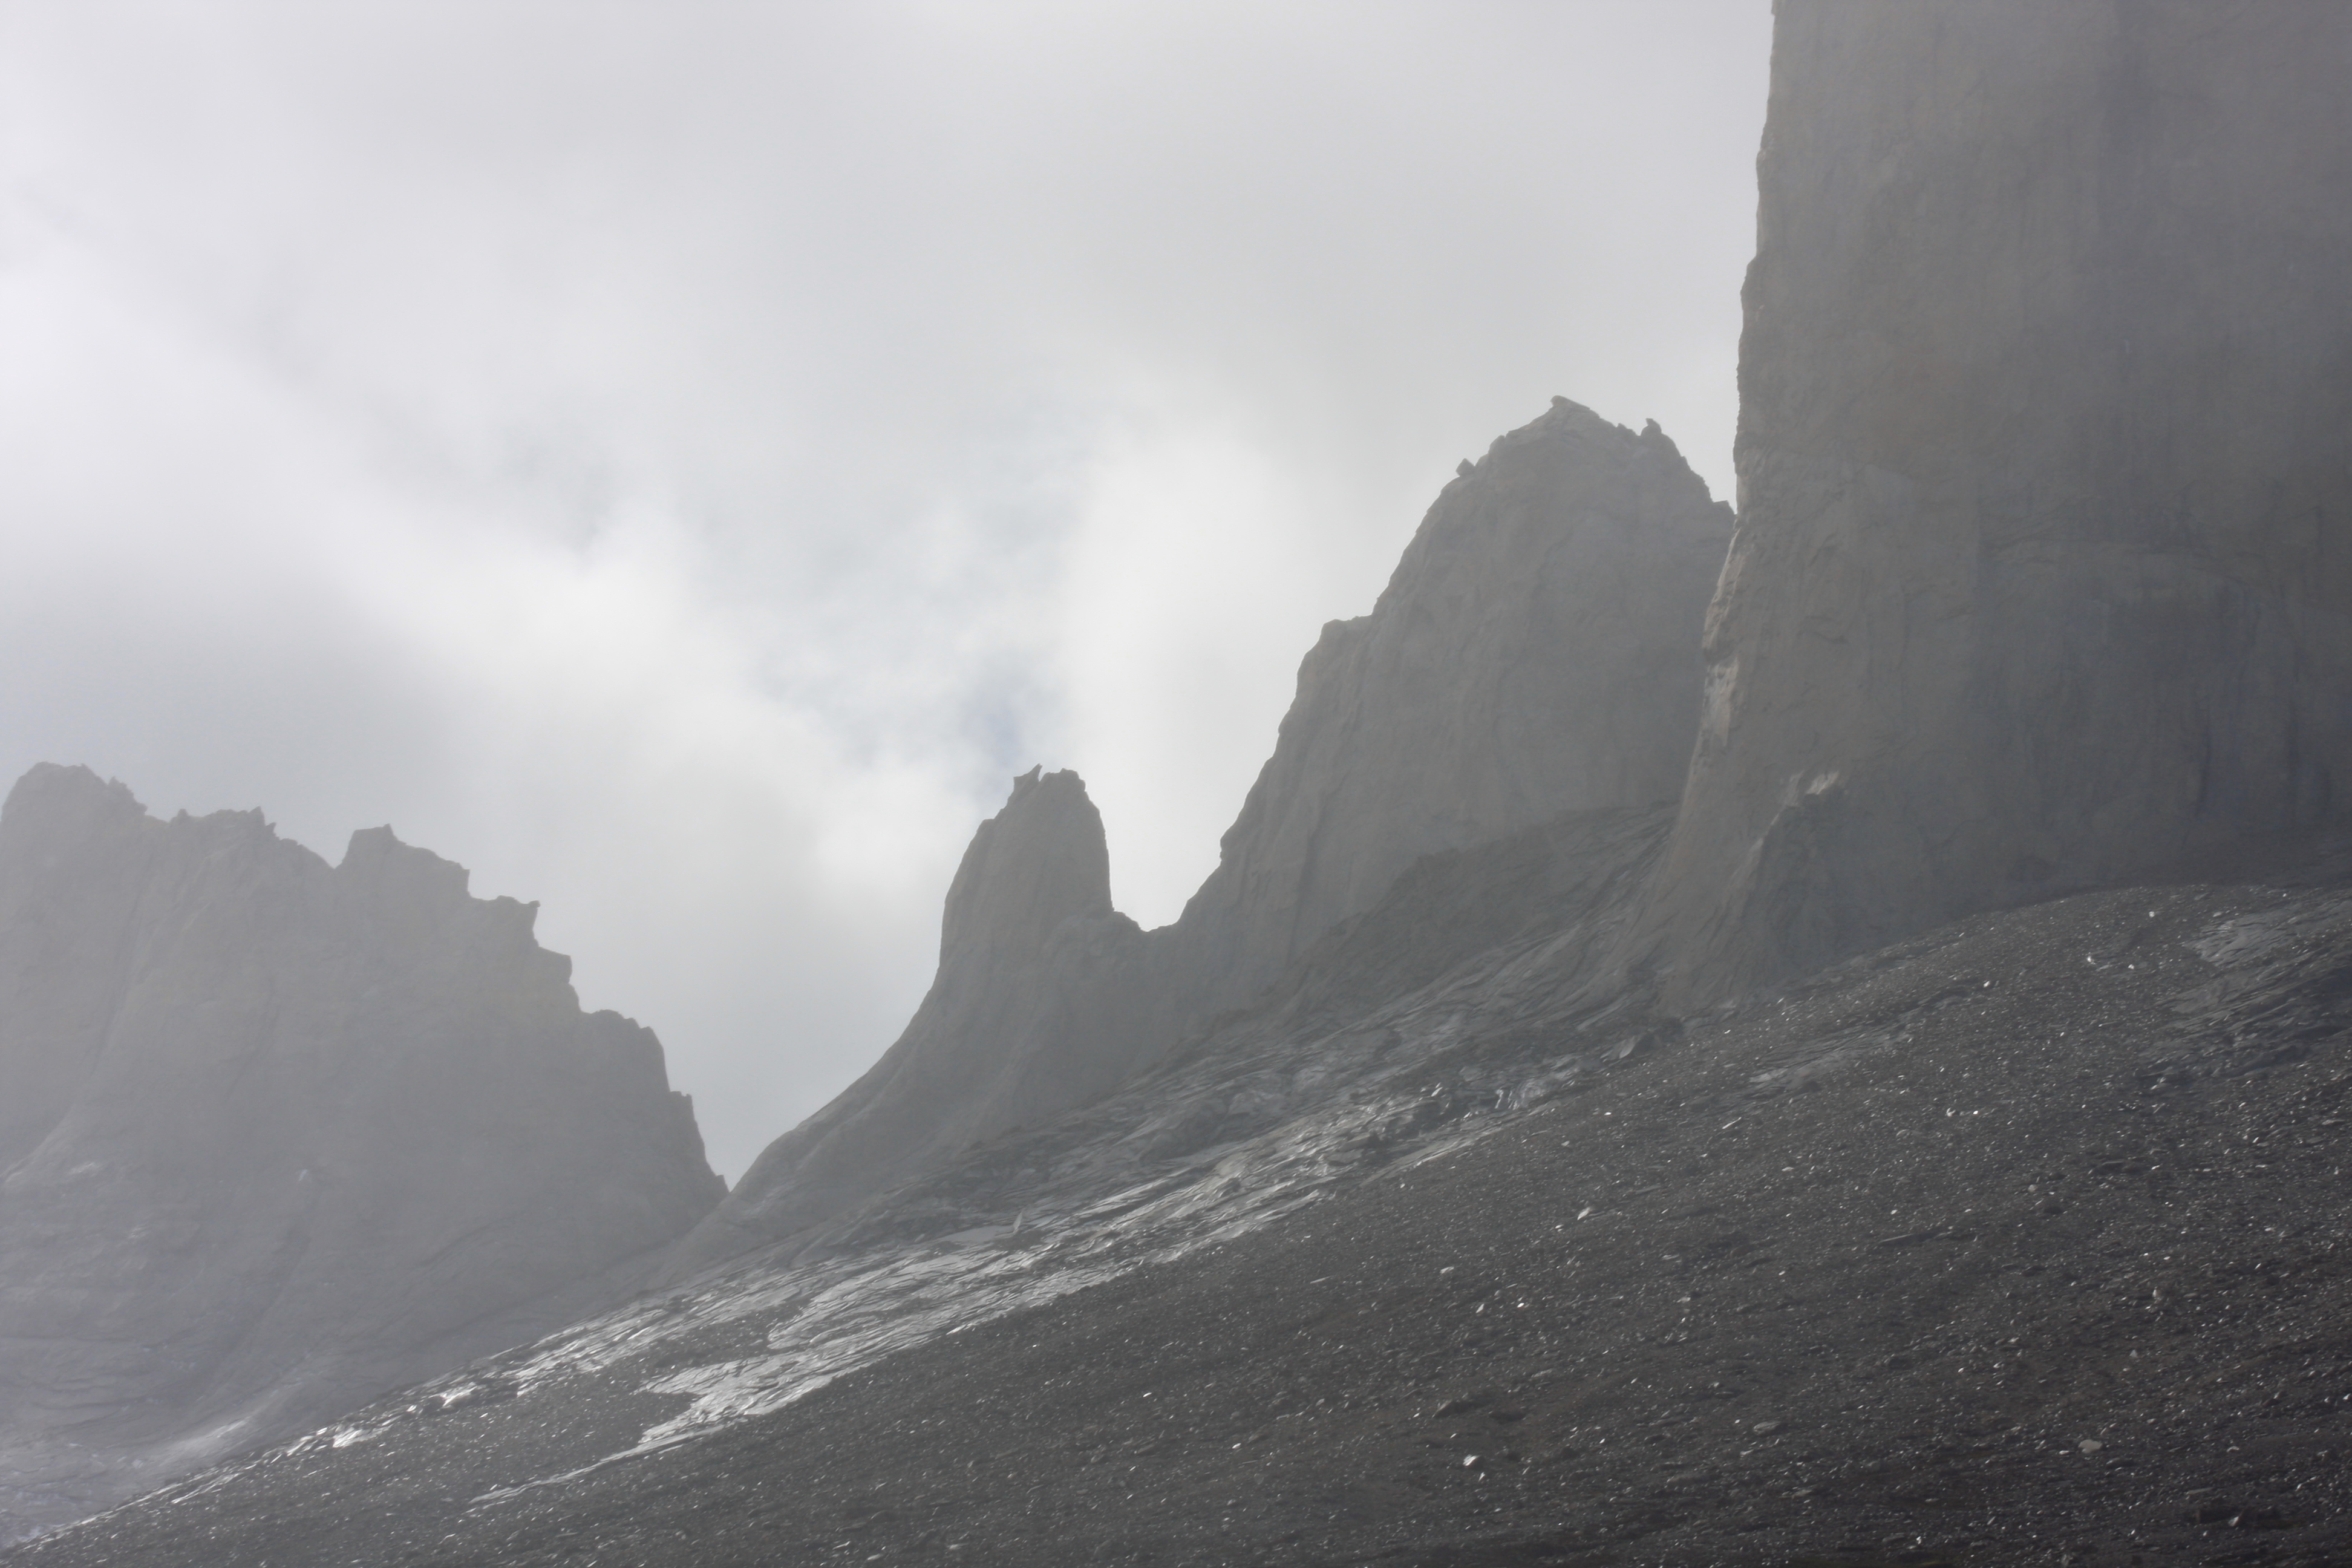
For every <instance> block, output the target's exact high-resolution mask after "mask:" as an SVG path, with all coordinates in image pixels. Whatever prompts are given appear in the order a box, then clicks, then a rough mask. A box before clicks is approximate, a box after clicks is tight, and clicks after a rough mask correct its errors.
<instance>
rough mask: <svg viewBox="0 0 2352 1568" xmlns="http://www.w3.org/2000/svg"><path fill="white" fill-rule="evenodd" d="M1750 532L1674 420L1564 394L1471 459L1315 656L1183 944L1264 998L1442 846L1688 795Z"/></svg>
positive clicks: (1219, 989) (1227, 987) (1200, 963)
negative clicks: (1708, 660)
mask: <svg viewBox="0 0 2352 1568" xmlns="http://www.w3.org/2000/svg"><path fill="white" fill-rule="evenodd" d="M1730 536H1731V510H1730V509H1729V508H1728V507H1727V506H1725V505H1723V504H1722V503H1721V502H1718V501H1716V500H1712V499H1710V498H1709V496H1708V495H1707V492H1706V483H1705V481H1703V480H1701V479H1699V478H1698V476H1697V475H1696V474H1694V473H1693V472H1692V471H1691V470H1690V468H1689V466H1688V465H1687V464H1685V462H1684V461H1683V458H1682V454H1681V453H1680V452H1678V451H1677V450H1675V445H1674V443H1673V442H1672V441H1671V440H1669V439H1668V438H1667V437H1666V436H1665V435H1664V432H1663V431H1661V430H1660V429H1659V428H1658V426H1657V425H1656V424H1655V423H1652V424H1651V425H1649V426H1647V427H1646V428H1645V429H1643V431H1642V432H1641V433H1640V434H1638V435H1637V434H1635V433H1634V432H1633V431H1631V430H1628V429H1625V428H1624V427H1622V426H1616V425H1612V424H1610V423H1609V422H1608V421H1606V420H1604V419H1602V418H1601V416H1598V415H1596V414H1594V413H1593V412H1592V411H1591V409H1589V408H1585V407H1583V406H1581V405H1578V404H1574V403H1570V401H1569V400H1568V399H1566V398H1554V399H1553V400H1552V406H1551V408H1550V409H1549V412H1547V413H1545V414H1544V415H1543V416H1541V417H1540V418H1538V419H1537V420H1535V421H1534V422H1533V423H1531V424H1528V425H1527V426H1522V427H1521V428H1519V429H1517V430H1514V431H1512V432H1510V433H1509V434H1508V435H1507V436H1504V437H1500V438H1499V439H1497V440H1496V442H1495V443H1494V445H1493V446H1492V447H1489V448H1488V450H1487V452H1486V457H1485V458H1482V459H1480V460H1479V461H1478V462H1476V463H1475V464H1465V465H1464V466H1463V470H1462V472H1461V473H1460V474H1459V475H1458V476H1457V477H1456V478H1455V479H1454V480H1453V481H1452V482H1451V483H1449V484H1448V485H1447V486H1446V487H1445V489H1444V490H1443V491H1442V492H1440V494H1439V496H1438V498H1437V501H1436V504H1434V505H1433V506H1432V507H1431V508H1430V510H1429V514H1428V516H1427V517H1426V518H1425V519H1424V520H1423V522H1422V525H1421V529H1420V531H1419V532H1417V533H1416V534H1415V535H1414V536H1413V540H1412V543H1411V544H1410V545H1408V546H1407V547H1406V549H1405V552H1404V556H1403V558H1402V560H1401V561H1400V562H1399V563H1397V569H1396V572H1395V574H1394V575H1393V576H1391V578H1390V580H1389V584H1388V587H1387V588H1386V589H1385V590H1384V591H1383V592H1382V593H1381V597H1380V599H1379V602H1378V603H1376V604H1375V605H1373V607H1372V611H1371V614H1370V615H1368V616H1359V617H1357V618H1356V619H1354V620H1349V621H1334V622H1332V623H1331V624H1330V625H1328V626H1325V627H1324V628H1323V636H1322V638H1321V640H1320V641H1318V643H1317V644H1316V646H1315V648H1314V650H1313V651H1312V652H1310V653H1309V654H1308V655H1307V660H1306V662H1305V664H1303V665H1302V666H1301V667H1300V668H1299V672H1298V695H1297V699H1296V700H1294V701H1293V702H1292V704H1291V709H1290V712H1289V713H1288V715H1286V717H1285V718H1284V720H1283V722H1282V729H1281V731H1280V734H1279V736H1278V738H1277V739H1276V742H1275V750H1274V755H1273V757H1272V758H1270V759H1269V760H1268V761H1267V763H1266V764H1265V768H1264V770H1263V771H1261V772H1260V773H1259V775H1258V778H1257V782H1256V783H1255V784H1254V785H1253V786H1252V787H1251V790H1250V793H1249V795H1248V798H1247V799H1246V801H1245V802H1244V804H1243V806H1242V810H1241V815H1240V816H1239V817H1238V818H1237V819H1236V820H1235V821H1234V826H1233V827H1232V828H1231V829H1230V830H1228V831H1227V833H1226V834H1225V837H1224V842H1223V854H1222V856H1221V858H1220V859H1219V861H1218V865H1217V868H1216V869H1215V870H1214V871H1213V872H1212V873H1211V874H1210V877H1209V879H1208V880H1207V881H1206V882H1205V883H1203V884H1202V888H1201V890H1200V891H1199V892H1198V893H1197V894H1195V895H1194V896H1193V898H1192V901H1191V902H1190V903H1189V904H1188V905H1187V906H1186V908H1185V910H1184V914H1183V918H1182V919H1181V921H1179V922H1178V924H1177V927H1176V928H1175V930H1174V931H1173V932H1172V933H1171V939H1170V942H1169V945H1170V946H1171V948H1172V949H1173V950H1174V951H1175V952H1176V955H1177V956H1176V960H1175V966H1176V967H1177V968H1179V969H1180V970H1181V971H1182V972H1183V973H1185V974H1186V975H1187V976H1188V978H1189V979H1190V980H1191V981H1192V984H1196V985H1202V986H1207V987H1211V988H1213V990H1214V991H1215V993H1216V994H1217V997H1218V1004H1217V1005H1231V1004H1233V1003H1237V1002H1240V1001H1244V1000H1246V999H1247V998H1249V997H1250V996H1251V995H1253V994H1255V992H1256V991H1257V990H1258V989H1259V987H1261V986H1263V985H1264V984H1266V983H1267V982H1268V981H1270V980H1271V979H1272V978H1273V977H1274V976H1275V975H1276V973H1279V972H1280V971H1281V970H1282V969H1283V968H1284V967H1286V965H1287V964H1288V963H1290V962H1291V961H1292V960H1293V959H1294V958H1296V957H1297V955H1298V954H1299V953H1300V952H1304V951H1305V950H1306V948H1307V945H1308V944H1309V943H1311V942H1314V940H1315V939H1316V938H1317V937H1318V936H1319V935H1321V934H1322V932H1324V931H1327V930H1328V929H1329V928H1330V927H1331V925H1332V924H1333V923H1334V922H1336V921H1340V920H1343V919H1345V918H1347V917H1348V916H1349V915H1353V914H1357V913H1360V912H1361V911H1362V910H1368V909H1370V908H1371V907H1372V905H1373V904H1374V903H1376V902H1377V901H1378V900H1379V899H1380V898H1381V894H1382V893H1384V892H1385V891H1386V890H1387V889H1388V886H1389V884H1390V883H1391V881H1392V880H1394V879H1395V878H1396V875H1397V873H1398V872H1400V871H1402V870H1403V869H1404V868H1405V867H1407V866H1409V865H1411V864H1412V862H1413V861H1415V860H1417V859H1419V858H1422V857H1423V856H1424V855H1431V854H1435V853H1438V852H1440V851H1443V850H1448V849H1461V848H1465V847H1469V846H1471V845H1474V844H1479V843H1484V842H1486V841H1487V840H1489V839H1493V838H1496V837H1501V836H1502V835H1504V834H1507V833H1514V832H1517V831H1518V830H1519V829H1521V828H1525V827H1529V826H1534V825H1535V824H1537V823H1539V822H1543V821H1547V820H1549V819H1550V818H1551V817H1554V816H1558V815H1559V814H1560V813H1562V812H1567V811H1589V810H1595V809H1601V808H1606V807H1617V806H1637V805H1656V804H1659V803H1661V802H1667V801H1672V800H1674V799H1675V797H1676V795H1679V794H1680V793H1681V790H1682V785H1683V778H1684V774H1685V772H1686V771H1687V769H1688V767H1689V763H1690V748H1691V738H1692V735H1693V734H1694V733H1695V731H1696V727H1697V717H1698V702H1699V685H1700V669H1699V663H1698V658H1697V653H1696V637H1697V633H1698V629H1699V627H1700V626H1701V624H1702V622H1703V620H1704V617H1705V615H1706V603H1707V599H1708V595H1710V594H1711V593H1712V591H1713V589H1714V587H1715V584H1716V578H1717V574H1719V573H1720V571H1721V570H1722V566H1723V559H1724V551H1725V549H1726V547H1727V543H1728V542H1729V539H1730Z"/></svg>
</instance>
